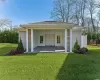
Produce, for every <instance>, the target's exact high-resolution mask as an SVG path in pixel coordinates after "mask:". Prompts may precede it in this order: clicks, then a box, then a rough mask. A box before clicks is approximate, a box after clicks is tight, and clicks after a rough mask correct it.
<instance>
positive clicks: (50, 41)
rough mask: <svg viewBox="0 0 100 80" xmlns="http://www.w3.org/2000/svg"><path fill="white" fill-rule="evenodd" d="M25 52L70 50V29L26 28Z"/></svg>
mask: <svg viewBox="0 0 100 80" xmlns="http://www.w3.org/2000/svg"><path fill="white" fill-rule="evenodd" d="M26 52H72V29H26Z"/></svg>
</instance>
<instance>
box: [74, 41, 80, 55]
mask: <svg viewBox="0 0 100 80" xmlns="http://www.w3.org/2000/svg"><path fill="white" fill-rule="evenodd" d="M79 50H80V45H79V44H78V41H77V40H76V42H75V44H74V47H73V50H72V51H73V52H74V53H79Z"/></svg>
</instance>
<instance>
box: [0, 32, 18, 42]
mask: <svg viewBox="0 0 100 80" xmlns="http://www.w3.org/2000/svg"><path fill="white" fill-rule="evenodd" d="M0 43H18V32H16V31H12V30H5V31H0Z"/></svg>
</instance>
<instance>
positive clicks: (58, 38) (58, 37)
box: [57, 35, 61, 44]
mask: <svg viewBox="0 0 100 80" xmlns="http://www.w3.org/2000/svg"><path fill="white" fill-rule="evenodd" d="M60 43H61V37H60V35H57V44H60Z"/></svg>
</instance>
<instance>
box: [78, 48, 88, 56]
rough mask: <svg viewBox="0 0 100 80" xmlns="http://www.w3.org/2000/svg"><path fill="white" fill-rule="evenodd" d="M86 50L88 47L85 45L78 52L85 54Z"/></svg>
mask: <svg viewBox="0 0 100 80" xmlns="http://www.w3.org/2000/svg"><path fill="white" fill-rule="evenodd" d="M87 52H88V49H87V48H85V47H83V48H81V49H80V50H79V53H80V54H86V53H87Z"/></svg>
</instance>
